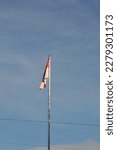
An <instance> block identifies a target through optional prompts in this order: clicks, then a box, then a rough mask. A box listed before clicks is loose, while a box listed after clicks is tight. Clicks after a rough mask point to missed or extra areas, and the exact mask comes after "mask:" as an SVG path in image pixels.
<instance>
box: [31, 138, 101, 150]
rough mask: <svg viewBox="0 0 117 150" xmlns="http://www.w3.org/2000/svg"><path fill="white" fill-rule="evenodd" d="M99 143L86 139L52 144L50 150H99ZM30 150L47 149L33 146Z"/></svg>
mask: <svg viewBox="0 0 117 150" xmlns="http://www.w3.org/2000/svg"><path fill="white" fill-rule="evenodd" d="M99 148H100V146H99V143H98V142H96V141H93V140H87V141H85V142H83V143H81V144H78V145H61V146H53V147H51V150H99ZM30 150H47V148H43V147H42V148H38V147H37V148H33V149H30Z"/></svg>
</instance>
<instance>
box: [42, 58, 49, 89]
mask: <svg viewBox="0 0 117 150" xmlns="http://www.w3.org/2000/svg"><path fill="white" fill-rule="evenodd" d="M49 73H50V58H49V57H48V60H47V63H46V67H45V70H44V74H43V78H42V82H41V85H40V90H42V89H44V88H46V82H47V79H49Z"/></svg>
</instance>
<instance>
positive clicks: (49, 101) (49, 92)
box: [48, 56, 51, 150]
mask: <svg viewBox="0 0 117 150" xmlns="http://www.w3.org/2000/svg"><path fill="white" fill-rule="evenodd" d="M48 59H49V69H48V71H49V72H48V73H49V78H48V150H50V119H51V116H50V106H51V57H50V56H49V57H48Z"/></svg>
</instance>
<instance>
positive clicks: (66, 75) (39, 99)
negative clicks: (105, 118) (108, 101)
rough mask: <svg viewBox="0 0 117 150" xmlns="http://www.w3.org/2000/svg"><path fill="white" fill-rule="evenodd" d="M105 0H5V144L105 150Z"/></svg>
mask: <svg viewBox="0 0 117 150" xmlns="http://www.w3.org/2000/svg"><path fill="white" fill-rule="evenodd" d="M99 12H100V7H99V0H0V149H2V150H45V149H46V148H45V147H46V146H47V107H48V106H47V105H48V102H47V101H48V89H47V88H46V89H44V90H41V91H39V90H38V87H39V85H40V83H41V80H42V76H43V71H44V68H45V64H46V61H47V58H48V55H50V54H51V57H52V62H51V63H52V66H51V83H52V84H51V85H52V87H51V122H52V123H51V145H52V149H54V150H56V149H57V150H66V149H69V150H73V149H74V150H81V149H82V150H99V140H100V134H99V132H100V131H99V130H100V129H99V124H100V122H99V121H100V114H99V108H100V101H99V33H100V29H99V24H100V23H99Z"/></svg>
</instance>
